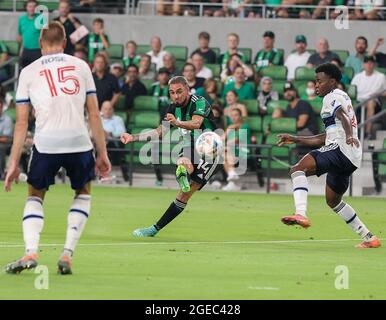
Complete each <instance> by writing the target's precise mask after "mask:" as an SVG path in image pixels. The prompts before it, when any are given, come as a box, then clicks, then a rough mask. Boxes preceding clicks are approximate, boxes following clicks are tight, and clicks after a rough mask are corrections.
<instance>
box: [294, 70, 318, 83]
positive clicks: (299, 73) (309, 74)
mask: <svg viewBox="0 0 386 320" xmlns="http://www.w3.org/2000/svg"><path fill="white" fill-rule="evenodd" d="M295 80H302V81H307V80H315V69H314V68H308V67H298V68H296V70H295Z"/></svg>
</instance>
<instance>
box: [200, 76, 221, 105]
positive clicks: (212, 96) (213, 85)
mask: <svg viewBox="0 0 386 320" xmlns="http://www.w3.org/2000/svg"><path fill="white" fill-rule="evenodd" d="M196 94H197V95H198V96H202V97H204V98H205V99H206V100H208V102H209V103H210V104H213V103H216V104H218V105H221V103H220V101H219V96H218V88H217V81H216V80H214V79H212V78H209V79H206V80H205V82H204V86H203V87H202V88H198V89H197V91H196Z"/></svg>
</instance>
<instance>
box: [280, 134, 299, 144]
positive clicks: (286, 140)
mask: <svg viewBox="0 0 386 320" xmlns="http://www.w3.org/2000/svg"><path fill="white" fill-rule="evenodd" d="M277 137H278V138H279V141H278V142H277V145H278V146H279V147H281V146H284V145H286V144H292V143H295V137H294V136H292V135H290V134H287V133H283V134H278V135H277Z"/></svg>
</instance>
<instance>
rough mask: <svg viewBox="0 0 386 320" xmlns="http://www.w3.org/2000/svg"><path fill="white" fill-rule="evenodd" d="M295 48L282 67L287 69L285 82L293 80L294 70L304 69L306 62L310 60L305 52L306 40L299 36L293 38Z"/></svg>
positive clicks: (308, 54)
mask: <svg viewBox="0 0 386 320" xmlns="http://www.w3.org/2000/svg"><path fill="white" fill-rule="evenodd" d="M295 47H296V51H295V52H293V53H291V54H290V55H289V56H288V57H287V60H286V61H285V63H284V65H285V66H286V67H287V70H288V73H287V80H288V81H291V80H294V79H295V71H296V68H299V67H305V66H306V65H307V61H308V59H309V58H310V56H311V54H310V53H309V52H308V51H306V49H307V39H306V37H305V36H304V35H302V34H299V35H297V36H296V37H295Z"/></svg>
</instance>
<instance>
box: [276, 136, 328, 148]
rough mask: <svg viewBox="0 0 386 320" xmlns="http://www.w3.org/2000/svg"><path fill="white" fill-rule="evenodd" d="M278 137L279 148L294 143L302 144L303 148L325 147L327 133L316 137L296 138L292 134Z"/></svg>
mask: <svg viewBox="0 0 386 320" xmlns="http://www.w3.org/2000/svg"><path fill="white" fill-rule="evenodd" d="M277 137H278V138H279V141H278V143H277V145H278V146H279V147H281V146H284V145H286V144H293V143H297V144H301V145H303V146H310V147H312V146H315V147H320V146H323V145H324V142H325V139H326V133H321V134H317V135H314V136H294V135H291V134H287V133H283V134H279V135H277Z"/></svg>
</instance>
